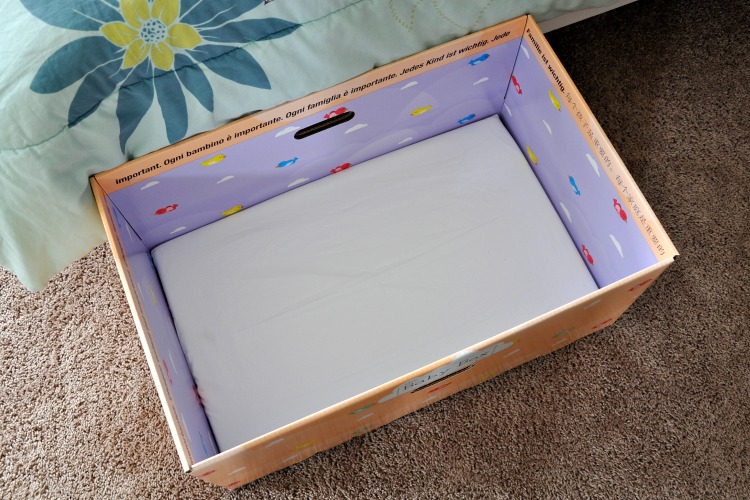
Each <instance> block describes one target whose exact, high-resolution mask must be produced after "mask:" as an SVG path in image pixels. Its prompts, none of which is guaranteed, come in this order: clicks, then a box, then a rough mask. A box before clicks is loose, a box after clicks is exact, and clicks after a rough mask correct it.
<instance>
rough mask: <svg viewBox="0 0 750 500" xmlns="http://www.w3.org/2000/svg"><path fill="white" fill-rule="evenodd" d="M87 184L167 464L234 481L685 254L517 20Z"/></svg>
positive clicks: (585, 312) (417, 400)
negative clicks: (155, 399)
mask: <svg viewBox="0 0 750 500" xmlns="http://www.w3.org/2000/svg"><path fill="white" fill-rule="evenodd" d="M91 185H92V188H93V190H94V194H95V196H96V200H97V203H98V206H99V209H100V212H101V216H102V220H103V221H104V225H105V228H106V230H107V235H108V238H109V242H110V245H111V248H112V251H113V253H114V256H115V259H116V262H117V266H118V270H119V272H120V276H121V279H122V283H123V286H124V287H125V291H126V295H127V298H128V301H129V304H130V307H131V310H132V312H133V316H134V319H135V322H136V325H137V329H138V332H139V335H140V338H141V341H142V344H143V348H144V351H145V354H146V359H147V361H148V364H149V368H150V370H151V374H152V376H153V379H154V382H155V384H156V388H157V391H158V393H159V397H160V399H161V402H162V405H163V407H164V412H165V415H166V418H167V422H168V424H169V428H170V431H171V433H172V436H173V438H174V442H175V445H176V448H177V453H178V455H179V458H180V461H181V463H182V465H183V467H184V469H185V471H186V472H188V473H190V474H192V475H194V476H196V477H199V478H202V479H204V480H206V481H209V482H211V483H214V484H217V485H221V486H224V487H227V488H237V487H239V486H241V485H244V484H246V483H248V482H250V481H253V480H254V479H257V478H259V477H262V476H264V475H266V474H269V473H271V472H274V471H276V470H279V469H282V468H284V467H286V466H288V465H291V464H293V463H296V462H299V461H301V460H304V459H305V458H307V457H309V456H311V455H313V454H314V453H317V452H319V451H322V450H325V449H328V448H330V447H332V446H335V445H337V444H339V443H342V442H344V441H347V440H349V439H352V438H354V437H356V436H359V435H361V434H363V433H366V432H368V431H371V430H373V429H375V428H377V427H379V426H382V425H385V424H387V423H389V422H391V421H393V420H394V419H397V418H399V417H401V416H403V415H405V414H407V413H410V412H412V411H414V410H416V409H419V408H421V407H424V406H426V405H428V404H430V403H432V402H434V401H438V400H440V399H442V398H444V397H446V396H449V395H451V394H453V393H455V392H457V391H460V390H462V389H465V388H467V387H471V386H473V385H475V384H478V383H480V382H482V381H484V380H487V379H488V378H490V377H493V376H495V375H498V374H500V373H502V372H504V371H506V370H509V369H511V368H513V367H515V366H518V365H519V364H521V363H524V362H525V361H528V360H530V359H533V358H535V357H537V356H541V355H544V354H547V353H549V352H551V351H553V350H555V349H558V348H560V347H562V346H565V345H567V344H569V343H571V342H573V341H575V340H576V339H579V338H581V337H583V336H585V335H588V334H590V333H593V332H595V331H597V330H599V329H601V328H603V327H605V326H607V325H610V324H612V323H613V322H614V321H615V320H616V319H617V318H618V317H619V316H620V315H621V314H622V313H623V312H624V311H625V309H626V308H627V307H628V306H629V305H630V304H631V303H632V302H633V301H634V300H635V299H636V298H637V297H638V296H639V295H640V294H641V293H642V292H643V291H644V290H645V289H646V288H647V287H648V286H649V285H650V284H651V283H652V282H653V281H654V280H655V279H656V278H657V277H658V276H659V275H660V274H661V273H662V272H663V271H664V270H665V269H666V268H667V267H668V266H669V265H670V264H671V262H672V261H673V259H674V257H675V256H676V255H677V251H676V249H675V247H674V246H673V245H672V243H671V241H670V239H669V237H668V236H667V234H666V233H665V232H664V230H663V228H662V226H661V225H660V223H659V221H658V220H657V219H656V217H655V215H654V214H653V212H652V211H651V208H650V207H649V205H648V203H647V202H646V200H645V199H644V198H643V195H642V194H641V192H640V190H639V189H638V187H637V186H636V184H635V182H634V181H633V179H632V177H631V176H630V174H629V173H628V171H627V169H626V168H625V166H624V165H623V164H622V161H621V160H620V158H619V156H618V155H617V153H616V152H615V151H614V149H613V148H612V145H611V144H610V142H609V141H608V140H607V137H606V136H605V135H604V133H603V132H602V130H601V128H600V126H599V124H598V122H597V121H596V119H595V118H594V117H593V115H592V114H591V111H590V110H589V108H588V106H587V105H586V103H585V102H584V100H583V98H582V97H581V95H580V94H579V92H578V90H577V89H576V87H575V85H574V84H573V83H572V82H571V80H570V78H569V76H568V75H567V73H566V72H565V69H564V68H563V67H562V66H561V64H560V62H559V61H558V59H557V58H556V57H555V55H554V53H553V52H552V49H551V48H550V47H549V45H548V44H547V42H546V40H545V38H544V36H543V35H542V33H541V31H540V30H539V28H538V26H537V25H536V23H535V22H534V20H533V19H532V18H531V17H528V16H527V17H521V18H518V19H514V20H512V21H508V22H506V23H503V24H500V25H498V26H495V27H492V28H489V29H486V30H483V31H480V32H477V33H474V34H472V35H469V36H467V37H464V38H461V39H458V40H454V41H452V42H450V43H447V44H445V45H442V46H439V47H436V48H433V49H430V50H428V51H425V52H423V53H420V54H416V55H414V56H411V57H408V58H406V59H404V60H401V61H398V62H396V63H393V64H389V65H387V66H383V67H381V68H378V69H376V70H373V71H370V72H368V73H366V74H364V75H362V76H360V77H357V78H354V79H353V80H350V81H347V82H345V83H342V84H340V85H338V86H336V87H333V88H330V89H328V90H325V91H322V92H318V93H315V94H312V95H309V96H307V97H305V98H302V99H299V100H297V101H295V102H290V103H287V104H284V105H282V106H279V107H277V108H275V109H272V110H269V111H264V112H260V113H257V114H255V115H252V116H249V117H246V118H243V119H240V120H237V121H235V122H233V123H231V124H229V125H226V126H224V127H221V128H219V129H217V130H214V131H211V132H208V133H205V134H202V135H199V136H196V137H193V138H190V139H188V140H185V141H183V142H181V143H178V144H175V145H173V146H171V147H169V148H166V149H163V150H160V151H157V152H155V153H152V154H150V155H147V156H144V157H142V158H138V159H136V160H133V161H131V162H129V163H127V164H125V165H122V166H120V167H118V168H115V169H113V170H111V171H107V172H104V173H101V174H99V175H96V176H95V177H94V178H93V179H92V181H91Z"/></svg>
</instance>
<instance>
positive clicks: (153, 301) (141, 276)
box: [92, 181, 218, 470]
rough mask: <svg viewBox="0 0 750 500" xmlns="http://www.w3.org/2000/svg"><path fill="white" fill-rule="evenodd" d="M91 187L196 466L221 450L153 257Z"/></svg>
mask: <svg viewBox="0 0 750 500" xmlns="http://www.w3.org/2000/svg"><path fill="white" fill-rule="evenodd" d="M92 186H93V188H94V193H95V197H96V200H97V204H98V205H99V209H100V212H101V215H102V219H103V220H104V221H105V228H106V230H107V236H108V239H109V243H110V246H111V247H112V251H113V254H114V256H115V261H116V262H117V267H118V271H119V272H120V278H121V280H122V282H123V284H124V286H125V291H126V295H127V298H128V303H129V304H130V309H131V311H132V313H133V317H134V318H135V322H136V326H137V329H138V333H139V336H140V338H141V343H142V345H143V348H144V351H145V353H146V358H147V360H148V364H149V368H150V370H151V374H152V376H153V378H154V382H155V383H156V388H157V391H158V393H159V398H160V399H161V402H162V406H163V407H164V411H165V414H166V416H167V421H168V423H169V427H170V430H171V432H172V435H173V438H174V440H175V443H176V444H177V449H178V452H179V454H180V460H181V461H182V465H183V468H184V469H185V470H189V468H190V465H191V464H193V463H195V462H198V461H201V460H204V459H206V458H208V457H210V456H213V455H215V454H216V453H217V452H218V448H217V447H216V444H215V442H214V438H213V434H212V432H211V429H210V427H209V424H208V420H207V419H206V415H205V413H204V411H203V406H202V405H201V403H200V398H199V396H198V392H197V390H196V388H195V384H194V382H193V377H192V375H191V373H190V369H189V367H188V365H187V361H186V360H185V356H184V354H183V352H182V348H181V347H180V342H179V340H178V338H177V333H176V331H175V328H174V325H173V323H172V317H171V315H170V312H169V308H168V306H167V302H166V299H165V297H164V293H163V291H162V288H161V284H160V282H159V278H158V276H157V274H156V269H155V268H154V265H153V262H152V260H151V255H150V253H149V252H148V250H147V249H146V246H145V245H144V243H143V241H141V239H140V238H139V237H138V235H137V234H136V232H135V230H134V229H133V228H132V227H131V226H130V224H128V222H127V221H126V220H125V218H124V217H123V215H122V214H121V213H120V211H119V210H118V209H117V208H116V207H115V206H114V204H113V203H112V201H111V200H110V199H109V197H108V196H107V195H105V194H103V192H102V190H101V189H100V187H99V186H98V184H97V183H96V181H93V182H92Z"/></svg>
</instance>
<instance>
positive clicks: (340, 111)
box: [323, 108, 349, 120]
mask: <svg viewBox="0 0 750 500" xmlns="http://www.w3.org/2000/svg"><path fill="white" fill-rule="evenodd" d="M347 111H349V110H348V109H346V108H339V109H335V110H333V111H331V112H330V113H326V114H325V115H323V118H325V119H326V120H328V119H329V118H333V117H334V116H338V115H343V114H344V113H346V112H347Z"/></svg>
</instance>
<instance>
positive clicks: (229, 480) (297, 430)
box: [192, 261, 670, 488]
mask: <svg viewBox="0 0 750 500" xmlns="http://www.w3.org/2000/svg"><path fill="white" fill-rule="evenodd" d="M669 263H670V262H668V261H665V262H659V263H657V264H655V265H653V266H651V267H650V268H648V269H646V270H644V271H642V272H640V273H637V274H635V275H633V276H631V277H629V278H627V279H625V280H621V281H619V282H618V283H615V284H612V285H610V286H608V287H606V288H604V289H602V290H599V291H597V292H594V293H592V294H590V295H589V296H586V297H583V298H581V299H580V300H577V301H575V302H574V303H571V304H568V305H567V306H564V307H562V308H560V309H558V310H556V311H552V312H550V313H549V314H546V315H544V316H542V317H540V318H537V319H535V320H533V321H531V322H528V323H526V324H524V325H521V326H519V327H517V328H514V329H512V330H509V331H508V332H505V333H502V334H500V335H498V336H496V337H493V338H491V339H488V340H487V341H485V342H482V343H480V344H477V345H474V346H471V347H468V348H467V349H466V350H464V351H461V352H459V353H457V354H455V355H454V356H451V357H449V358H446V359H443V360H440V361H438V362H436V363H433V364H431V365H429V366H426V367H424V368H423V369H421V370H419V371H417V372H414V373H411V374H409V375H406V376H404V377H402V378H400V379H397V380H394V381H393V382H391V383H389V384H385V385H383V386H381V387H378V388H376V389H373V390H372V391H368V392H366V393H364V394H362V395H360V396H357V397H355V398H352V399H350V400H348V401H345V402H343V403H341V404H339V405H336V406H333V407H331V408H328V409H326V410H324V411H321V412H318V413H316V414H315V415H312V416H310V417H308V418H305V419H303V420H300V421H298V422H296V423H294V424H291V425H288V426H286V427H284V428H282V429H279V430H278V431H276V432H273V433H270V434H268V435H266V436H262V437H260V438H258V439H255V440H253V441H250V442H248V443H246V444H245V445H242V446H238V447H236V448H233V449H231V450H228V451H226V452H224V453H221V454H219V455H217V456H215V457H212V458H210V459H208V460H206V461H204V462H202V463H199V464H196V465H195V466H194V468H193V470H192V474H193V475H195V476H197V477H200V478H202V479H204V480H206V481H209V482H211V483H214V484H217V485H220V486H225V487H228V488H238V487H240V486H242V485H243V484H246V483H248V482H250V481H253V480H255V479H257V478H260V477H262V476H264V475H266V474H269V473H271V472H274V471H277V470H280V469H283V468H285V467H287V466H289V465H292V464H294V463H296V462H299V461H301V460H304V459H305V458H308V457H310V456H311V455H314V454H315V453H318V452H320V451H323V450H326V449H329V448H331V447H333V446H336V445H338V444H340V443H343V442H345V441H348V440H350V439H352V438H355V437H357V436H360V435H363V434H365V433H367V432H369V431H371V430H374V429H376V428H378V427H380V426H382V425H385V424H387V423H389V422H392V421H393V420H395V419H397V418H399V417H402V416H404V415H407V414H409V413H411V412H413V411H415V410H418V409H420V408H423V407H425V406H427V405H429V404H432V403H434V402H437V401H440V400H441V399H443V398H445V397H447V396H450V395H451V394H455V393H456V392H459V391H461V390H463V389H466V388H468V387H472V386H474V385H476V384H479V383H481V382H484V381H486V380H488V379H490V378H492V377H494V376H496V375H498V374H500V373H503V372H505V371H507V370H510V369H512V368H514V367H516V366H519V365H521V364H523V363H525V362H526V361H529V360H531V359H534V358H536V357H539V356H542V355H545V354H548V353H550V352H552V351H554V350H556V349H559V348H561V347H564V346H566V345H568V344H570V343H571V342H573V341H575V340H577V339H579V338H582V337H584V336H586V335H589V334H591V333H593V332H595V331H597V330H600V329H602V328H604V327H606V326H609V325H611V324H612V323H613V322H614V321H615V320H616V319H617V318H618V317H619V316H620V315H622V313H623V312H624V311H625V310H626V309H627V308H628V306H629V305H630V304H632V303H633V301H634V300H635V299H636V298H637V297H638V296H639V295H640V294H641V293H643V291H644V290H646V289H647V288H648V286H649V285H650V284H651V283H652V282H653V281H654V280H655V279H656V278H657V277H658V276H659V275H660V274H661V273H662V272H663V271H664V270H665V269H666V267H667V266H668V265H669Z"/></svg>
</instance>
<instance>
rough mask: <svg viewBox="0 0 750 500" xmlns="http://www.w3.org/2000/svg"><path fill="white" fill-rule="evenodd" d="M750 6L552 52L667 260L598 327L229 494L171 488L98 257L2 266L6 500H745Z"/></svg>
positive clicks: (171, 466)
mask: <svg viewBox="0 0 750 500" xmlns="http://www.w3.org/2000/svg"><path fill="white" fill-rule="evenodd" d="M748 26H750V9H749V7H748V4H747V3H745V2H744V1H741V0H733V1H725V2H701V1H698V0H691V1H683V2H667V1H646V0H641V1H639V2H635V3H634V4H631V5H628V6H626V7H623V8H622V9H619V10H617V11H614V12H612V13H608V14H605V15H603V16H600V17H598V18H596V19H592V20H589V21H585V22H583V23H580V24H579V25H577V26H574V27H572V28H566V29H563V30H561V31H558V32H555V33H553V34H551V35H550V36H549V38H550V41H551V42H552V45H553V46H554V47H555V48H556V50H557V52H558V54H559V55H560V57H561V59H562V60H563V62H564V63H565V64H566V66H567V68H568V69H569V71H570V73H571V74H572V76H573V78H574V80H576V81H577V82H578V84H579V86H580V88H581V90H582V92H583V94H584V96H585V97H586V99H587V100H588V102H589V104H590V105H591V107H592V108H593V110H594V112H595V113H596V114H597V116H598V117H599V119H600V121H601V122H602V124H603V126H604V128H605V130H607V131H608V133H609V136H610V138H611V139H612V142H613V143H614V144H615V146H616V147H617V148H618V149H619V151H620V152H621V154H622V156H623V158H624V160H625V163H626V164H628V166H629V167H630V169H631V171H632V173H633V175H634V177H635V178H636V180H637V181H638V183H639V184H640V186H641V188H642V189H643V191H644V192H645V195H646V197H647V198H648V199H649V200H650V201H651V203H652V205H653V208H654V209H655V211H656V213H657V214H658V215H659V217H660V219H661V221H662V223H663V224H664V226H665V227H666V229H667V231H669V232H670V234H671V235H672V238H673V239H674V241H675V243H676V245H677V247H678V248H679V249H680V251H681V252H682V257H681V258H680V260H678V261H677V263H676V264H675V265H674V266H673V267H672V268H671V269H670V270H669V271H667V273H666V275H665V276H664V277H663V278H662V279H661V280H660V281H659V282H657V283H656V284H655V285H654V286H653V287H652V288H651V289H650V290H648V291H647V292H646V293H645V294H644V296H643V297H641V299H640V300H639V301H638V302H637V304H636V305H635V306H634V307H633V308H632V309H631V310H630V311H628V312H627V313H626V314H625V316H624V317H623V318H622V319H621V320H620V321H619V322H618V323H616V324H615V325H614V326H611V327H609V328H607V329H606V330H604V331H603V332H600V333H598V334H595V335H593V336H591V337H588V338H586V339H583V340H581V341H579V342H577V343H575V344H573V345H571V346H568V347H566V348H564V349H562V350H561V351H558V352H556V353H554V354H552V355H550V356H548V357H546V358H543V359H540V360H537V361H534V362H531V363H528V364H526V365H524V366H522V367H520V368H518V369H516V370H513V371H511V372H509V373H507V374H504V375H502V376H500V377H498V378H496V379H493V380H491V381H488V382H486V383H484V384H482V385H481V386H479V387H477V388H475V389H471V390H468V391H465V392H463V393H461V394H459V395H456V396H453V397H451V398H448V399H447V400H444V401H441V402H440V403H437V404H435V405H434V406H432V407H430V408H428V409H425V410H423V411H420V412H418V413H416V414H414V415H411V416H408V417H405V418H403V419H401V420H399V421H397V422H395V423H393V424H391V425H389V426H386V427H384V428H382V429H380V430H377V431H375V432H373V433H372V434H369V435H366V436H364V437H362V438H359V439H355V440H354V441H351V442H349V443H347V444H345V445H342V446H339V447H337V448H335V449H333V450H331V451H328V452H325V453H322V454H319V455H317V456H315V457H314V458H312V459H310V460H308V461H306V462H304V463H302V464H299V465H296V466H293V467H291V468H289V469H287V470H285V471H282V472H279V473H276V474H273V475H271V476H269V477H267V478H264V479H261V480H259V481H257V482H255V483H253V484H251V485H250V486H247V487H245V488H243V489H241V490H239V491H238V492H235V493H228V492H225V491H224V490H221V489H218V488H215V487H213V486H210V485H208V484H206V483H203V482H201V481H199V480H196V479H193V478H190V477H187V476H184V475H183V474H182V473H181V472H180V467H179V465H178V461H177V455H176V453H175V451H174V449H173V446H172V443H171V440H170V437H169V432H168V429H167V425H166V422H165V420H164V418H163V417H162V414H161V408H160V406H159V402H158V399H157V396H156V392H155V390H154V388H153V386H152V383H151V380H150V378H149V374H148V370H147V367H146V363H145V361H144V358H143V356H142V354H141V349H140V345H139V344H138V340H137V337H136V331H135V328H134V326H133V324H132V322H131V320H130V316H129V311H128V308H127V305H126V303H125V300H124V295H123V293H122V291H121V288H120V284H119V281H118V277H117V273H116V271H115V267H114V263H113V261H112V259H111V258H110V256H109V253H108V249H107V248H106V247H100V248H98V249H96V250H95V251H93V252H92V253H91V254H90V255H88V256H87V257H85V258H84V259H82V260H81V261H79V262H77V263H76V264H75V265H73V266H71V267H70V268H69V269H68V270H66V271H65V272H64V273H63V274H62V275H60V276H58V277H57V278H56V279H55V280H54V282H52V283H51V284H50V286H49V288H48V289H47V290H46V291H45V292H43V293H40V294H36V295H34V294H30V293H27V292H26V291H24V290H23V289H22V288H21V287H20V285H18V283H17V282H16V281H15V279H14V278H13V277H12V276H10V275H9V274H7V273H4V272H0V287H2V289H1V291H0V359H1V360H2V367H0V407H1V408H2V410H1V411H0V432H1V436H0V497H8V498H11V497H13V498H17V497H49V498H69V497H105V498H109V497H117V498H143V497H155V498H170V497H175V498H221V497H226V498H234V497H238V498H454V497H479V498H487V497H493V498H496V497H500V498H503V497H511V498H518V497H529V498H540V497H629V498H633V497H659V498H664V497H672V498H687V497H693V498H694V497H707V498H717V497H721V498H740V497H744V498H748V497H750V450H749V449H748V448H749V447H750V318H749V317H750V312H748V310H749V308H750V264H749V263H750V161H749V160H748V159H749V158H750V134H749V132H748V131H750V91H749V90H748V89H750V72H749V71H748V65H749V64H750V59H749V58H750V37H748V35H747V27H748Z"/></svg>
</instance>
